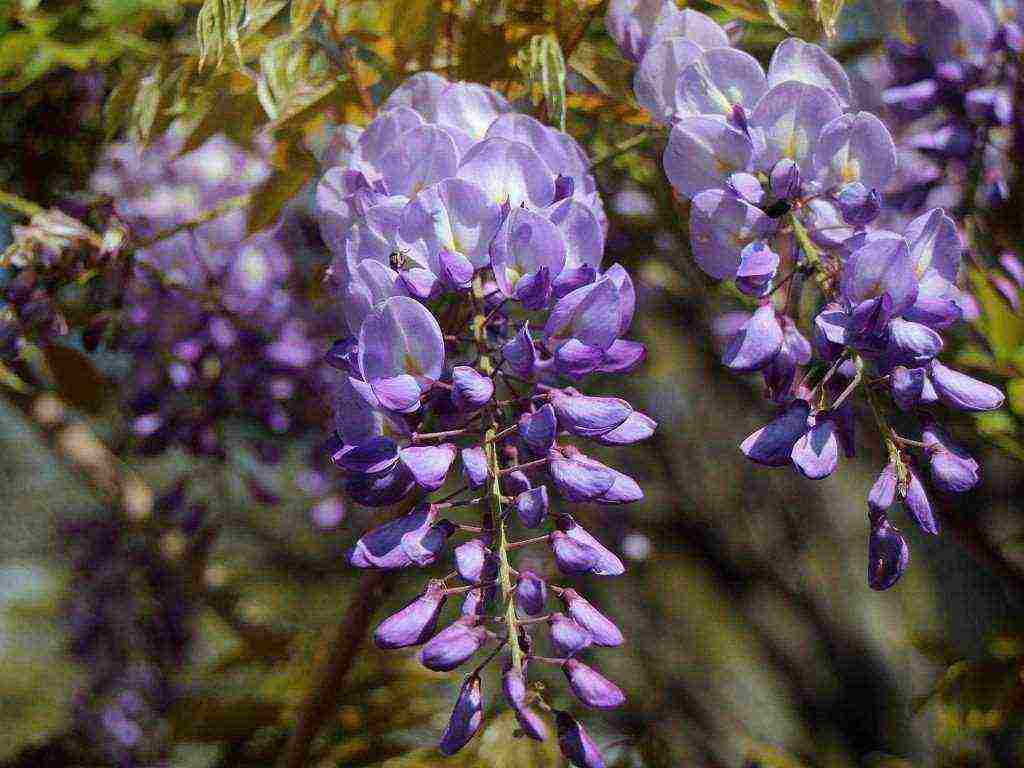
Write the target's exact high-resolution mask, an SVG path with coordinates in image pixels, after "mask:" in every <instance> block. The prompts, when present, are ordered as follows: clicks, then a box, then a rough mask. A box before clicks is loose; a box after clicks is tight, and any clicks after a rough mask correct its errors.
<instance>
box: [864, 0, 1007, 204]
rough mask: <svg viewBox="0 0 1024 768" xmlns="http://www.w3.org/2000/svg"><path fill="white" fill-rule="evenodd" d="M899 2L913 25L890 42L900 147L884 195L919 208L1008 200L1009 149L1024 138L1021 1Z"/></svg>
mask: <svg viewBox="0 0 1024 768" xmlns="http://www.w3.org/2000/svg"><path fill="white" fill-rule="evenodd" d="M902 10H903V20H904V23H905V26H906V32H907V34H906V35H905V36H903V37H901V38H898V39H890V40H889V41H888V42H887V53H888V64H889V70H890V74H891V82H892V85H891V87H890V88H888V89H887V90H886V91H885V92H884V94H883V103H884V105H885V106H886V107H887V109H888V112H889V116H890V118H891V120H892V121H893V122H894V123H895V124H896V125H897V126H898V128H899V137H900V139H899V144H900V153H901V168H900V172H899V174H898V175H897V177H896V178H895V179H894V180H893V183H892V184H891V185H890V188H889V190H888V192H889V194H887V196H886V202H887V204H888V205H890V206H893V207H895V208H896V209H898V210H899V211H900V212H902V213H904V214H910V215H913V214H915V213H920V212H922V211H924V210H927V209H928V208H929V207H932V206H934V205H944V206H947V207H954V206H977V207H980V208H991V207H996V206H999V205H1001V204H1003V203H1006V202H1007V201H1008V199H1009V196H1010V183H1011V181H1012V179H1011V178H1010V177H1011V171H1010V165H1011V157H1012V155H1013V154H1014V153H1017V152H1019V151H1020V148H1021V147H1022V146H1024V145H1022V143H1021V142H1022V138H1024V131H1022V125H1021V124H1020V117H1019V115H1017V110H1016V108H1015V104H1016V102H1017V99H1018V98H1019V96H1020V93H1021V90H1020V89H1021V70H1020V64H1019V62H1018V57H1019V54H1020V52H1021V47H1022V33H1021V27H1020V19H1019V18H1018V8H1017V3H1015V2H1003V1H1002V0H992V1H991V2H988V1H987V0H906V2H904V3H903V6H902Z"/></svg>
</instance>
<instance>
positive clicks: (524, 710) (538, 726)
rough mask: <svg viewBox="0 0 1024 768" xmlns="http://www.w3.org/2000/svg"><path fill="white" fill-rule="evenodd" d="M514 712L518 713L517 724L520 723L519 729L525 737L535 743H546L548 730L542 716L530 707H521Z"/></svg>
mask: <svg viewBox="0 0 1024 768" xmlns="http://www.w3.org/2000/svg"><path fill="white" fill-rule="evenodd" d="M513 711H514V712H515V713H516V722H518V723H519V727H520V729H522V731H523V734H524V735H526V736H528V737H529V738H531V739H533V740H534V741H544V740H545V739H547V737H548V729H547V726H545V725H544V721H543V720H542V719H541V717H540V715H538V714H537V713H536V712H534V711H533V710H532V709H530V708H529V707H519V708H518V709H515V710H513Z"/></svg>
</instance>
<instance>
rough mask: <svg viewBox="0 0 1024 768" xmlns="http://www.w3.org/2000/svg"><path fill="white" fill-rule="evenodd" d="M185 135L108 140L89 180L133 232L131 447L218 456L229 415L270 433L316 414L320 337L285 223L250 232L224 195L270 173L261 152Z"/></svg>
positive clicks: (127, 327)
mask: <svg viewBox="0 0 1024 768" xmlns="http://www.w3.org/2000/svg"><path fill="white" fill-rule="evenodd" d="M182 144H183V139H182V138H181V137H180V136H178V135H177V134H176V133H175V132H174V131H173V130H172V131H170V132H168V134H166V135H165V136H163V137H161V138H160V139H158V140H157V141H155V142H154V143H153V144H151V145H149V146H147V147H145V148H143V147H141V146H139V145H138V144H135V143H133V142H123V143H120V144H115V145H112V146H111V147H110V148H109V149H108V151H107V154H106V156H105V158H104V161H103V163H102V164H101V166H100V168H99V169H98V170H97V172H96V174H95V175H94V178H93V185H92V186H93V189H94V190H95V191H96V192H98V193H101V194H104V195H109V196H110V197H111V198H112V199H113V200H114V209H113V213H114V215H115V216H116V217H117V218H118V219H119V220H120V221H122V222H123V223H124V224H125V226H126V227H127V229H128V231H129V233H130V236H131V238H132V240H133V242H141V243H143V245H142V247H139V248H138V250H136V252H135V255H134V274H133V277H132V281H131V283H130V285H129V288H128V291H127V294H126V299H125V304H126V307H125V313H126V317H125V320H126V322H125V323H124V333H123V338H122V339H121V342H120V343H121V346H122V347H124V348H126V349H127V350H128V351H129V352H131V354H132V364H131V375H130V376H129V377H128V379H127V381H126V385H127V390H128V391H127V396H126V398H125V405H126V408H127V410H128V411H129V413H130V414H131V415H132V416H133V422H132V425H133V429H134V432H135V435H136V436H137V437H138V439H139V446H140V448H141V449H142V450H143V451H145V452H149V453H153V452H158V451H161V450H163V449H164V448H165V447H167V446H168V445H175V444H177V445H182V446H183V447H185V448H186V449H188V450H190V451H192V452H194V453H196V454H199V455H208V456H223V453H224V448H223V445H222V439H221V437H220V435H219V433H218V426H219V422H220V421H221V420H223V419H224V418H227V417H228V416H229V415H231V416H246V417H249V418H252V419H253V420H255V421H257V422H259V423H261V424H262V425H263V426H264V427H265V428H266V429H267V430H268V431H269V433H271V434H276V435H281V434H285V433H289V432H295V431H296V430H301V428H302V427H303V425H305V426H312V425H314V424H316V423H317V422H318V419H319V417H320V415H319V413H318V412H316V411H315V410H311V404H314V403H316V402H317V399H318V396H320V397H322V393H323V392H324V387H325V382H324V379H323V374H324V373H325V370H326V369H325V367H324V366H323V365H321V358H322V352H323V349H325V348H326V347H327V346H329V344H328V343H327V342H324V341H321V337H320V336H319V335H318V334H320V333H321V332H322V330H321V328H320V327H319V326H318V325H317V318H316V314H315V313H314V312H313V309H312V305H311V304H310V303H309V302H308V301H307V300H306V299H305V296H304V291H303V289H302V285H301V275H299V274H297V270H295V269H294V266H293V255H292V252H293V251H294V250H296V248H297V245H298V244H297V243H296V241H295V239H294V237H295V235H296V230H295V228H294V227H288V226H286V223H281V224H279V225H277V226H276V227H275V228H272V229H271V230H270V231H267V232H261V233H257V234H253V235H247V234H246V220H247V207H246V206H245V205H244V202H239V203H238V204H237V205H231V203H232V201H243V196H244V195H246V194H248V193H251V192H253V191H254V190H255V189H256V188H257V187H258V185H259V184H260V183H262V182H263V181H265V180H266V178H267V176H268V175H269V173H270V168H269V166H268V165H267V163H266V162H264V161H263V160H262V159H260V158H259V157H258V156H256V155H254V154H253V153H250V152H246V151H244V150H243V149H242V148H240V147H238V146H237V145H235V144H234V143H232V142H231V141H229V140H228V139H226V138H223V137H215V138H212V139H210V140H208V141H207V142H206V143H205V144H203V145H202V146H201V147H199V148H198V149H195V150H193V151H191V152H187V153H185V154H181V149H182ZM196 222H199V223H198V224H196ZM161 235H165V236H161ZM147 239H152V240H153V242H152V243H147Z"/></svg>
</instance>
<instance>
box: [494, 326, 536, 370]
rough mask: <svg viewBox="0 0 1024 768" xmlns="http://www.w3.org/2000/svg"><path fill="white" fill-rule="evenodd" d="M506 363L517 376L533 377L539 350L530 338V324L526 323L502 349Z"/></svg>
mask: <svg viewBox="0 0 1024 768" xmlns="http://www.w3.org/2000/svg"><path fill="white" fill-rule="evenodd" d="M501 351H502V354H503V355H504V356H505V363H506V364H507V365H508V367H509V368H510V369H511V370H512V372H513V373H514V374H516V375H517V376H521V377H522V378H524V379H530V378H532V377H533V369H534V366H535V365H536V364H537V350H536V349H535V348H534V346H533V338H532V337H531V336H530V324H529V323H524V324H523V327H522V328H520V329H519V332H518V333H517V334H516V335H515V336H513V337H512V338H511V339H509V340H508V341H507V342H506V343H505V346H504V347H502V348H501Z"/></svg>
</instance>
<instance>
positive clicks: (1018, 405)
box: [1006, 379, 1024, 416]
mask: <svg viewBox="0 0 1024 768" xmlns="http://www.w3.org/2000/svg"><path fill="white" fill-rule="evenodd" d="M1006 400H1007V403H1008V404H1009V406H1010V410H1011V411H1013V412H1014V413H1016V414H1017V415H1018V416H1024V379H1012V380H1011V381H1010V382H1008V383H1007V385H1006Z"/></svg>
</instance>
